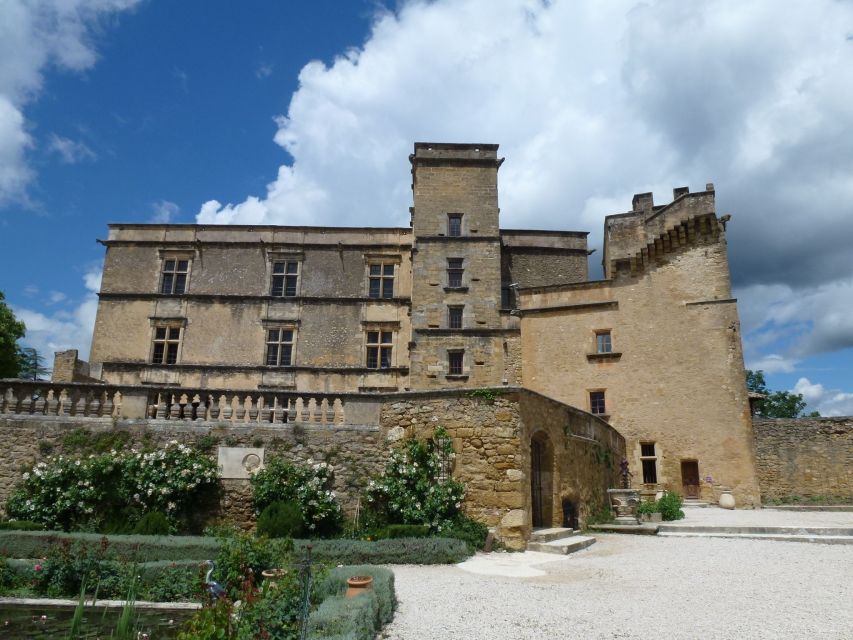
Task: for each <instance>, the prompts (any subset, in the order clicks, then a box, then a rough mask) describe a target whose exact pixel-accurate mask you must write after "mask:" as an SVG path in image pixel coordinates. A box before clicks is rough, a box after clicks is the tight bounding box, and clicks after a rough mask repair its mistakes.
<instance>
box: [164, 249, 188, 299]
mask: <svg viewBox="0 0 853 640" xmlns="http://www.w3.org/2000/svg"><path fill="white" fill-rule="evenodd" d="M189 268H190V261H189V260H177V259H172V258H170V259H168V260H164V261H163V274H162V277H161V279H160V293H165V294H166V295H170V296H171V295H174V296H180V295H183V294H184V292H185V291H186V290H187V272H188V271H189Z"/></svg>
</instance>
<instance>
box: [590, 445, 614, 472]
mask: <svg viewBox="0 0 853 640" xmlns="http://www.w3.org/2000/svg"><path fill="white" fill-rule="evenodd" d="M592 457H593V459H594V460H595V462H596V463H597V464H600V465H602V466H604V467H607V468H608V469H612V468H613V450H612V449H610V448H609V447H608V448H605V447H602V446H601V445H599V444H598V443H596V444H595V445H594V446H593V447H592Z"/></svg>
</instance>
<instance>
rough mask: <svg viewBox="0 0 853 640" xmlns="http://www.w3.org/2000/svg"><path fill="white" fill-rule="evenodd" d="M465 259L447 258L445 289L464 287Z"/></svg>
mask: <svg viewBox="0 0 853 640" xmlns="http://www.w3.org/2000/svg"><path fill="white" fill-rule="evenodd" d="M464 277H465V258H447V287H448V289H462V288H464V287H465V283H464Z"/></svg>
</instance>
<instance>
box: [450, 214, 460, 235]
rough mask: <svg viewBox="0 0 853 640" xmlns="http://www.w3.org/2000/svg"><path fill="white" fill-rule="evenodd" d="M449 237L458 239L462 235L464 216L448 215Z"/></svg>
mask: <svg viewBox="0 0 853 640" xmlns="http://www.w3.org/2000/svg"><path fill="white" fill-rule="evenodd" d="M447 235H449V236H450V237H451V238H458V237H459V236H461V235H462V214H461V213H448V214H447Z"/></svg>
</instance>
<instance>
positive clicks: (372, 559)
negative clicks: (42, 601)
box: [0, 531, 471, 564]
mask: <svg viewBox="0 0 853 640" xmlns="http://www.w3.org/2000/svg"><path fill="white" fill-rule="evenodd" d="M103 538H106V539H107V540H108V541H109V543H110V549H111V550H112V551H113V553H115V554H116V555H118V556H119V557H121V558H125V559H128V560H133V561H136V562H140V563H146V562H154V561H157V560H166V561H180V560H195V561H202V560H208V559H213V558H215V557H216V555H217V554H218V553H219V540H218V539H217V538H212V537H201V536H138V535H111V536H103V535H100V534H97V533H61V532H56V531H0V555H3V556H6V557H9V558H42V557H45V556H47V555H48V549H49V547H51V546H53V545H56V544H59V543H61V542H62V541H63V540H68V541H71V542H74V541H77V540H83V541H85V542H87V543H88V544H92V545H96V544H100V542H101V540H102V539H103ZM309 544H310V545H311V547H312V550H311V552H312V555H313V557H314V559H315V560H316V561H318V562H324V563H329V564H455V563H457V562H462V561H463V560H465V559H466V558H468V557H469V556H470V555H471V553H470V552H469V550H468V548H467V547H466V545H465V543H464V542H462V541H461V540H456V539H448V538H394V539H389V540H376V541H373V542H371V541H369V540H347V539H344V538H340V539H335V540H294V552H295V557H298V558H300V557H302V556H304V555H305V551H306V547H307V546H308V545H309Z"/></svg>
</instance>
